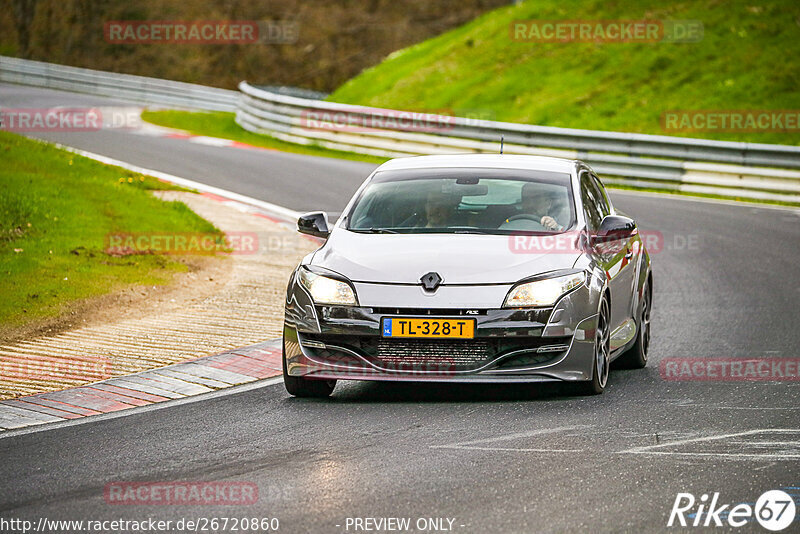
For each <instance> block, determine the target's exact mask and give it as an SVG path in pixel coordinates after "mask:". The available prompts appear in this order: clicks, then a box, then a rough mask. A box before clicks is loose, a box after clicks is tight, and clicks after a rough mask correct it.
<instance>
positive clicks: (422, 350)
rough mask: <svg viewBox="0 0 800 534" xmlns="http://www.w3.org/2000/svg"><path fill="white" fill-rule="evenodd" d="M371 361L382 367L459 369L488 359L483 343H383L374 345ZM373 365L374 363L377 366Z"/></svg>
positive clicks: (405, 341)
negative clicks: (387, 365)
mask: <svg viewBox="0 0 800 534" xmlns="http://www.w3.org/2000/svg"><path fill="white" fill-rule="evenodd" d="M376 349H377V350H376V354H375V356H374V358H375V359H376V360H377V361H378V362H379V363H382V364H390V365H397V364H403V365H425V364H430V363H433V364H439V365H448V366H453V367H455V368H458V369H462V368H463V369H471V368H474V367H480V366H481V365H482V364H483V363H484V362H486V360H487V359H488V358H489V356H490V354H491V353H490V351H489V344H488V343H487V342H486V341H479V340H469V341H422V340H384V339H381V340H379V341H378V342H377V347H376ZM378 362H376V363H378Z"/></svg>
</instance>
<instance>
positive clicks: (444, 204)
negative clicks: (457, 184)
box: [421, 191, 458, 228]
mask: <svg viewBox="0 0 800 534" xmlns="http://www.w3.org/2000/svg"><path fill="white" fill-rule="evenodd" d="M457 207H458V199H457V198H456V197H454V196H452V195H448V194H446V193H442V192H441V191H431V192H430V193H428V195H427V196H426V197H425V219H424V221H421V222H424V223H425V224H424V226H422V227H423V228H447V227H449V226H450V225H451V224H453V223H454V221H455V218H456V215H457V214H456V208H457Z"/></svg>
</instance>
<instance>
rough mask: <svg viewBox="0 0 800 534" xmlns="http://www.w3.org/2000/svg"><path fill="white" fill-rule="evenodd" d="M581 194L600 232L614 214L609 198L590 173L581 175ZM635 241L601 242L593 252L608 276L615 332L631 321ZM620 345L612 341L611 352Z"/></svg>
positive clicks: (588, 217)
mask: <svg viewBox="0 0 800 534" xmlns="http://www.w3.org/2000/svg"><path fill="white" fill-rule="evenodd" d="M581 195H582V196H583V199H582V200H583V202H582V204H583V206H584V210H585V215H586V221H587V224H588V225H589V231H590V232H592V233H596V232H597V231H598V230H599V228H600V223H601V222H602V220H603V217H605V216H606V215H610V214H611V205H610V202H609V200H608V197H607V196H606V194H605V189H604V188H603V186H602V184H601V183H600V181H599V180H598V179H597V177H595V176H593V175H592V174H590V173H589V172H584V173H583V174H582V175H581ZM635 248H637V247H636V246H635V245H633V239H632V238H629V239H610V240H603V241H602V242H599V243H597V244H596V245H595V246H594V247H593V249H594V254H595V258H596V260H597V261H598V263H599V264H600V266H601V267H602V269H603V271H605V273H606V279H607V280H608V287H609V288H610V290H611V320H610V324H611V332H612V333H613V332H614V330H616V329H617V328H619V327H620V326H622V325H623V324H624V323H625V321H626V320H628V319H630V318H631V312H630V310H631V298H632V287H633V281H634V265H633V261H632V260H633V256H634V254H635V250H634V249H635ZM617 346H618V345H616V344H615V343H614V339H612V340H611V349H612V350H613V349H615V348H616V347H617Z"/></svg>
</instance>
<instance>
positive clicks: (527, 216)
mask: <svg viewBox="0 0 800 534" xmlns="http://www.w3.org/2000/svg"><path fill="white" fill-rule="evenodd" d="M520 219H528V220H530V221H536V222H537V223H539V226H541V225H542V223H541V222H540V221H541V220H542V218H541V217H537V216H536V215H531V214H530V213H520V214H519V215H514V216H513V217H509V218H508V222H511V221H518V220H520Z"/></svg>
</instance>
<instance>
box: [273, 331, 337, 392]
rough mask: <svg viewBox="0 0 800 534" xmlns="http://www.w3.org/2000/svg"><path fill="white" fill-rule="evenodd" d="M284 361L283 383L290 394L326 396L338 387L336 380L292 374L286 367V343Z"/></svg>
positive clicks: (282, 354)
mask: <svg viewBox="0 0 800 534" xmlns="http://www.w3.org/2000/svg"><path fill="white" fill-rule="evenodd" d="M281 360H282V361H283V385H284V387H286V391H288V392H289V394H290V395H292V396H295V397H312V398H313V397H317V398H324V397H328V396H330V394H331V393H333V388H335V387H336V380H312V379H308V378H303V377H300V376H290V375H289V371H288V370H287V369H286V345H285V344H284V345H283V351H282V353H281Z"/></svg>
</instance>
